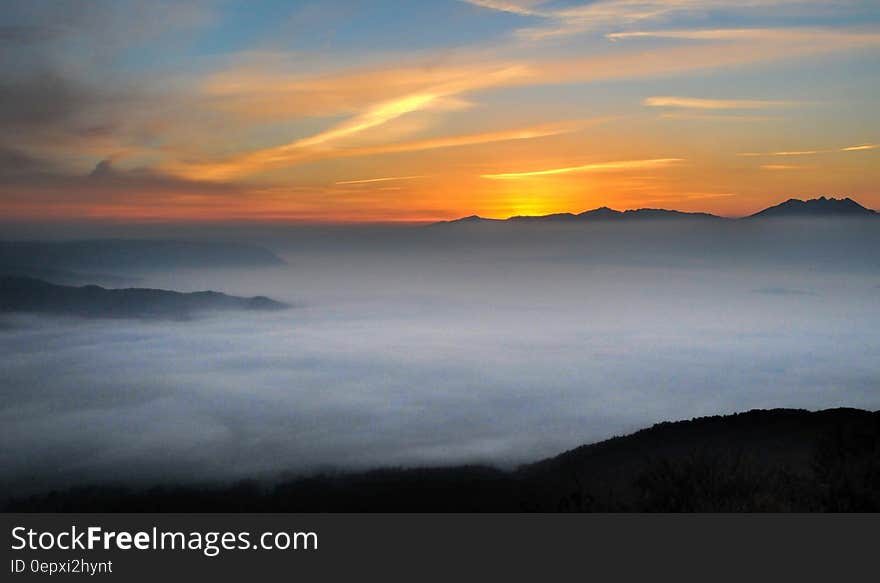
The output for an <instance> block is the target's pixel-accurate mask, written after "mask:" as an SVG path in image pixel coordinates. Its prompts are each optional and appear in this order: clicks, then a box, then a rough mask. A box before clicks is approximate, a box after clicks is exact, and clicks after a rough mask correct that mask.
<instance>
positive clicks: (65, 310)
mask: <svg viewBox="0 0 880 583" xmlns="http://www.w3.org/2000/svg"><path fill="white" fill-rule="evenodd" d="M287 307H288V306H287V305H286V304H283V303H281V302H276V301H274V300H271V299H269V298H266V297H262V296H257V297H252V298H242V297H236V296H229V295H226V294H222V293H219V292H215V291H201V292H194V293H181V292H175V291H168V290H161V289H145V288H128V289H105V288H103V287H99V286H97V285H86V286H82V287H72V286H66V285H56V284H53V283H49V282H46V281H42V280H39V279H34V278H31V277H19V276H9V275H6V276H0V313H8V312H36V313H44V314H55V315H71V316H80V317H85V318H141V319H188V318H191V317H193V316H194V315H195V314H197V313H199V312H207V311H219V310H280V309H284V308H287Z"/></svg>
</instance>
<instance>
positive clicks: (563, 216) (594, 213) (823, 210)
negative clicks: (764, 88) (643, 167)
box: [433, 196, 880, 225]
mask: <svg viewBox="0 0 880 583" xmlns="http://www.w3.org/2000/svg"><path fill="white" fill-rule="evenodd" d="M876 216H880V213H877V212H876V211H873V210H871V209H868V208H865V207H864V206H862V205H860V204H859V203H857V202H856V201H854V200H853V199H851V198H840V199H838V198H826V197H824V196H822V197H819V198H813V199H810V200H800V199H797V198H791V199H789V200H787V201H785V202H783V203H781V204H778V205H776V206H772V207H769V208H766V209H764V210H762V211H760V212H757V213H755V214H753V215H749V216H748V217H744V218H756V217H776V218H783V217H816V218H821V217H876ZM636 220H644V221H663V220H677V221H682V220H700V221H706V220H715V221H727V220H732V219H726V218H725V217H720V216H718V215H713V214H710V213H700V212H684V211H677V210H669V209H655V208H641V209H631V210H626V211H618V210H615V209H612V208H609V207H607V206H603V207H599V208H596V209H592V210H588V211H584V212H581V213H577V214H575V213H554V214H549V215H517V216H513V217H509V218H507V219H487V218H483V217H480V216H478V215H470V216H468V217H463V218H460V219H454V220H450V221H440V222H438V223H433V225H456V224H480V223H581V222H614V221H636Z"/></svg>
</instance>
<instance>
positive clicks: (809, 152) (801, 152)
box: [737, 150, 829, 157]
mask: <svg viewBox="0 0 880 583" xmlns="http://www.w3.org/2000/svg"><path fill="white" fill-rule="evenodd" d="M828 151H829V150H792V151H782V152H740V153H738V154H737V156H751V157H755V156H812V155H814V154H822V153H823V152H828Z"/></svg>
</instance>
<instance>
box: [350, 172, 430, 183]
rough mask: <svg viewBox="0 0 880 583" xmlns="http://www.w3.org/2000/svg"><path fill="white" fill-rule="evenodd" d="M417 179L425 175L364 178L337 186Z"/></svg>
mask: <svg viewBox="0 0 880 583" xmlns="http://www.w3.org/2000/svg"><path fill="white" fill-rule="evenodd" d="M416 178H425V175H424V174H421V175H417V176H386V177H383V178H364V179H362V180H340V181H338V182H336V184H369V183H372V182H392V181H397V180H415V179H416Z"/></svg>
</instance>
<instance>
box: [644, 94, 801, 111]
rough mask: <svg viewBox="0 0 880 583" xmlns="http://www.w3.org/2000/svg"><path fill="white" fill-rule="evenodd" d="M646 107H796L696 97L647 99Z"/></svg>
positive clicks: (771, 102) (781, 102) (790, 103)
mask: <svg viewBox="0 0 880 583" xmlns="http://www.w3.org/2000/svg"><path fill="white" fill-rule="evenodd" d="M642 103H643V104H644V105H647V106H648V107H678V108H685V109H767V108H772V107H789V106H792V105H797V102H794V101H768V100H757V99H702V98H697V97H672V96H661V97H648V98H647V99H645V100H644V101H643V102H642Z"/></svg>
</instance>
